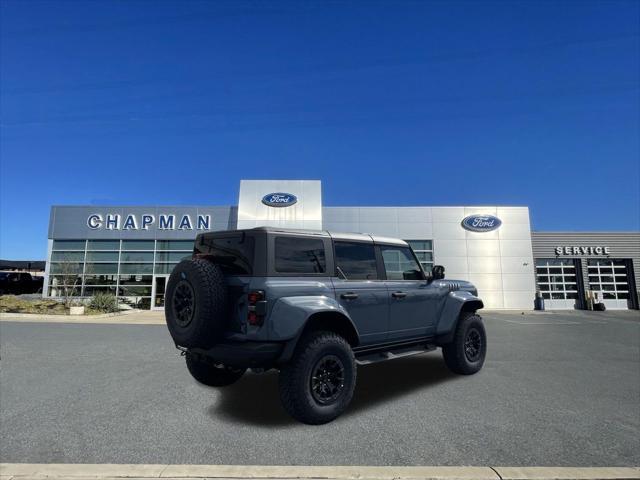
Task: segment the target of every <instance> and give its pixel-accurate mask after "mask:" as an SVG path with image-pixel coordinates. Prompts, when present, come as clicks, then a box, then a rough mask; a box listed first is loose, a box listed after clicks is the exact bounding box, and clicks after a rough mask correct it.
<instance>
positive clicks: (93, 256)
mask: <svg viewBox="0 0 640 480" xmlns="http://www.w3.org/2000/svg"><path fill="white" fill-rule="evenodd" d="M117 261H118V252H87V262H117Z"/></svg>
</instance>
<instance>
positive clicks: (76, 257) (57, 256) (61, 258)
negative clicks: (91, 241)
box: [51, 250, 84, 262]
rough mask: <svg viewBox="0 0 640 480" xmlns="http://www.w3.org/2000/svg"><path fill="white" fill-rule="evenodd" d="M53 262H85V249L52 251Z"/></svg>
mask: <svg viewBox="0 0 640 480" xmlns="http://www.w3.org/2000/svg"><path fill="white" fill-rule="evenodd" d="M51 261H52V262H84V250H83V251H82V252H64V251H63V252H51Z"/></svg>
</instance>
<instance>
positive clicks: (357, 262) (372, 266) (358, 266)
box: [335, 242, 378, 280]
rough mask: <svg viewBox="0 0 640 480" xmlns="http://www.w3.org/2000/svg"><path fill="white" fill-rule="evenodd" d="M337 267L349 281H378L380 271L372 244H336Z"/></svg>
mask: <svg viewBox="0 0 640 480" xmlns="http://www.w3.org/2000/svg"><path fill="white" fill-rule="evenodd" d="M335 251H336V267H337V268H339V269H340V271H341V272H342V273H343V274H344V276H345V277H346V279H347V280H376V279H377V278H378V269H377V264H376V252H375V248H374V246H373V244H372V243H359V242H335Z"/></svg>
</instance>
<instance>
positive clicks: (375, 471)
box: [0, 463, 640, 480]
mask: <svg viewBox="0 0 640 480" xmlns="http://www.w3.org/2000/svg"><path fill="white" fill-rule="evenodd" d="M45 477H46V478H50V479H55V480H62V479H74V480H78V479H88V478H92V479H100V480H110V479H116V478H137V479H151V478H165V479H201V478H219V479H222V478H224V479H257V478H261V479H273V480H276V479H283V480H284V479H327V480H329V479H335V480H361V479H369V480H402V479H408V480H455V479H460V480H596V479H597V480H623V479H624V480H626V479H628V480H637V479H640V469H639V468H625V467H591V468H585V467H350V466H349V467H339V466H336V467H333V466H327V467H320V466H315V467H305V466H259V465H258V466H249V465H247V466H243V465H114V464H103V465H91V464H20V463H3V464H0V478H2V480H28V479H42V478H45Z"/></svg>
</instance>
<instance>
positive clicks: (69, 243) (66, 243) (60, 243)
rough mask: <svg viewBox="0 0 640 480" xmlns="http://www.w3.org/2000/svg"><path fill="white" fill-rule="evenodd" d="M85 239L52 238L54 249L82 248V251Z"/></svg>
mask: <svg viewBox="0 0 640 480" xmlns="http://www.w3.org/2000/svg"><path fill="white" fill-rule="evenodd" d="M85 243H86V242H85V240H54V241H53V249H54V250H82V251H83V252H84V247H85Z"/></svg>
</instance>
